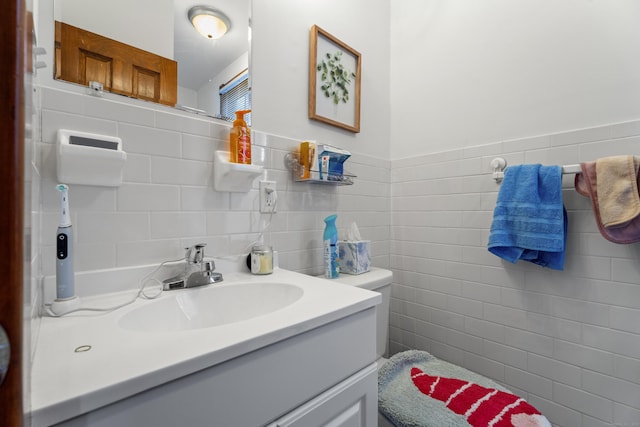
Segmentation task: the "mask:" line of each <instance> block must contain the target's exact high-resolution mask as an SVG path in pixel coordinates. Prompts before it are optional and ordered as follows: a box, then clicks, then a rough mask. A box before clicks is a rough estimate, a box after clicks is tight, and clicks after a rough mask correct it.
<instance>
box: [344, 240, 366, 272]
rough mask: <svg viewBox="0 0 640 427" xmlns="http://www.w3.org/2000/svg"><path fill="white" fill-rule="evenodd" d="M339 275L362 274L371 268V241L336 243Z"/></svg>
mask: <svg viewBox="0 0 640 427" xmlns="http://www.w3.org/2000/svg"><path fill="white" fill-rule="evenodd" d="M338 251H339V252H338V253H339V255H338V256H339V258H340V260H339V263H338V265H339V266H340V273H347V274H362V273H366V272H367V271H369V269H370V268H371V240H357V241H352V240H342V241H339V242H338Z"/></svg>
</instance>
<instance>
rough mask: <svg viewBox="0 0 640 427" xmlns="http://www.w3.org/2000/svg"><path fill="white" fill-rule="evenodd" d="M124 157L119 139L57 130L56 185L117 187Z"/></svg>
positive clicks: (120, 177) (124, 160) (125, 154)
mask: <svg viewBox="0 0 640 427" xmlns="http://www.w3.org/2000/svg"><path fill="white" fill-rule="evenodd" d="M126 160H127V153H125V152H124V151H123V150H122V139H120V138H118V137H115V136H105V135H96V134H92V133H86V132H78V131H73V130H66V129H60V130H58V138H57V147H56V161H57V173H58V181H60V182H63V183H65V184H82V185H98V186H104V187H118V186H120V184H122V174H123V171H124V165H125V162H126Z"/></svg>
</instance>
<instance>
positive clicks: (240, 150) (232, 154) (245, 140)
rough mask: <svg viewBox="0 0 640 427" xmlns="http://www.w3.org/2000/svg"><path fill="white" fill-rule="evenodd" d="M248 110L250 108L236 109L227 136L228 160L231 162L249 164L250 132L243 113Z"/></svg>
mask: <svg viewBox="0 0 640 427" xmlns="http://www.w3.org/2000/svg"><path fill="white" fill-rule="evenodd" d="M250 112H251V110H239V111H236V119H235V120H234V122H233V127H232V128H231V133H230V137H229V142H230V147H229V161H230V162H232V163H242V164H245V165H250V164H251V133H250V131H249V127H248V126H247V123H246V122H245V121H244V115H245V114H247V113H250Z"/></svg>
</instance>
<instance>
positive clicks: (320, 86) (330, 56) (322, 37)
mask: <svg viewBox="0 0 640 427" xmlns="http://www.w3.org/2000/svg"><path fill="white" fill-rule="evenodd" d="M360 77H361V55H360V53H359V52H358V51H357V50H355V49H353V48H351V47H349V46H348V45H347V44H345V43H343V42H341V41H340V40H338V39H337V38H336V37H334V36H332V35H331V34H329V33H328V32H326V31H325V30H323V29H322V28H320V27H318V26H317V25H314V26H313V27H311V39H310V43H309V118H310V119H313V120H318V121H320V122H324V123H328V124H330V125H333V126H337V127H340V128H342V129H346V130H349V131H351V132H356V133H357V132H360Z"/></svg>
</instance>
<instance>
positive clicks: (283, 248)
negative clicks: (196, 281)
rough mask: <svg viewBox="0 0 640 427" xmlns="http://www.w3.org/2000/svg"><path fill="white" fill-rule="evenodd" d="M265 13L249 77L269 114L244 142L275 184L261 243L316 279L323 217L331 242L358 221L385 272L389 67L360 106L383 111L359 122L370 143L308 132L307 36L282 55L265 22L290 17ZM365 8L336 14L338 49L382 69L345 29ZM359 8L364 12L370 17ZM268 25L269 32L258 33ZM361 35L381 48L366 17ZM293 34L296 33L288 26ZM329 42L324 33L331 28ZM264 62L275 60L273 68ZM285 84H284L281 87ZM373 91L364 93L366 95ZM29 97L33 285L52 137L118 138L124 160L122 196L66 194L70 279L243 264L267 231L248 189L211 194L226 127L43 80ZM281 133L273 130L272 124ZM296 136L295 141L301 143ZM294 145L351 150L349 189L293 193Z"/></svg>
mask: <svg viewBox="0 0 640 427" xmlns="http://www.w3.org/2000/svg"><path fill="white" fill-rule="evenodd" d="M376 1H377V4H378V6H380V7H379V8H376V9H380V8H382V9H384V8H385V7H388V5H386V0H376ZM257 3H260V4H262V3H263V2H262V1H258V2H257ZM266 3H270V7H268V8H267V9H268V10H265V9H262V8H259V10H255V11H254V15H253V18H254V20H255V21H256V22H259V23H260V25H256V26H255V27H254V28H253V37H254V41H255V40H262V41H265V42H266V43H265V44H262V45H261V46H253V51H252V53H253V54H254V55H255V56H254V57H253V58H252V66H254V67H255V68H254V71H253V74H254V80H253V85H254V91H255V93H256V94H258V93H265V92H266V93H273V96H272V97H270V98H268V102H262V103H257V104H254V106H253V111H254V117H262V119H261V121H262V126H264V127H265V129H262V127H261V126H260V125H258V124H257V123H256V122H254V125H253V129H254V131H256V132H257V133H256V134H255V135H254V136H255V138H254V140H253V143H254V148H253V159H254V163H255V164H260V165H263V166H265V173H264V175H263V176H264V177H265V178H267V179H270V180H275V181H276V182H277V188H278V213H277V214H275V215H274V218H273V224H272V225H271V227H270V228H269V232H268V233H267V235H266V239H267V243H270V244H272V245H273V246H274V248H275V249H276V250H279V251H280V260H281V262H282V266H283V267H285V268H288V269H292V270H297V271H303V272H309V273H319V272H321V234H322V229H323V227H324V223H323V221H322V219H323V218H324V217H325V216H326V215H329V214H330V213H338V226H339V230H344V229H345V228H346V227H347V226H348V225H349V223H350V222H351V221H357V222H358V224H359V225H360V228H361V231H362V234H363V236H365V238H368V239H371V240H372V241H373V254H374V264H375V265H377V266H380V267H385V266H388V260H389V257H388V254H389V240H388V239H389V221H390V215H389V209H390V204H389V187H390V184H389V173H390V171H389V164H390V162H389V161H388V159H387V157H388V129H389V126H388V105H389V102H388V90H385V88H386V87H388V78H387V77H385V75H386V74H388V71H384V70H385V69H386V70H388V67H387V68H385V69H383V70H382V72H381V73H380V74H379V78H380V81H381V83H380V85H379V86H380V88H381V89H380V90H374V89H375V88H373V87H371V88H370V90H369V89H368V92H367V93H368V95H367V96H368V98H367V99H369V100H371V99H372V97H374V98H375V99H376V100H377V101H376V102H378V103H379V104H380V105H383V106H386V107H384V108H386V109H387V113H381V114H379V115H380V117H378V118H377V120H372V119H371V118H368V119H367V120H366V125H365V127H364V128H365V129H367V131H366V134H367V135H368V139H366V140H362V139H361V136H362V135H364V133H361V134H360V135H359V136H357V137H355V136H354V135H352V134H351V133H346V132H344V131H341V130H339V129H337V128H333V127H324V126H322V125H320V124H315V123H314V124H309V123H308V119H307V118H306V114H307V113H306V111H307V110H306V109H305V110H304V111H303V114H302V116H301V117H300V116H298V115H296V114H294V112H293V111H291V110H290V107H291V105H290V104H289V101H293V100H301V102H302V103H304V105H306V96H307V83H306V78H307V75H308V73H307V67H308V63H307V61H308V43H309V35H308V30H309V27H310V25H311V24H309V26H306V24H305V28H304V29H301V33H302V34H301V35H300V39H299V43H300V47H301V48H300V49H297V50H294V51H291V50H290V44H289V43H288V42H287V40H284V41H283V40H282V39H279V38H278V37H274V34H272V32H273V31H272V30H273V28H274V26H273V25H272V22H271V21H270V17H271V14H272V13H273V9H274V8H281V12H282V13H283V14H284V15H285V16H292V15H291V11H290V10H288V9H287V7H285V6H288V5H286V4H283V3H280V4H278V3H277V2H275V3H274V2H266ZM284 3H286V2H284ZM314 3H317V4H315V5H314ZM364 4H365V3H364V2H363V1H358V2H354V3H353V4H347V5H343V6H341V7H340V8H341V10H342V15H341V16H342V20H340V21H337V23H340V27H341V28H342V29H343V30H345V35H344V40H345V42H346V41H349V42H351V41H352V39H353V44H354V45H355V46H358V45H359V44H361V45H363V46H364V47H365V48H366V49H367V53H366V57H365V58H366V59H365V61H370V62H371V63H373V64H385V66H387V65H388V58H389V51H388V48H385V47H384V44H383V45H382V46H377V47H376V49H373V43H372V42H366V43H365V37H363V36H362V34H360V33H362V32H364V31H360V32H359V31H357V30H356V28H357V27H358V25H355V24H354V23H355V22H358V19H359V18H360V17H361V13H362V12H361V11H362V10H365V7H364ZM366 4H367V7H368V5H370V3H366ZM385 5H386V6H385ZM40 6H41V7H40V12H41V16H39V17H38V19H39V24H40V25H39V28H40V29H41V35H40V37H39V44H40V45H41V46H44V47H45V48H46V49H47V52H48V55H47V56H46V60H47V61H48V63H49V64H51V63H52V62H51V61H52V57H51V52H53V26H52V24H51V22H52V20H53V8H52V7H51V4H50V2H49V1H48V0H42V2H41V4H40ZM291 6H293V4H292V5H291ZM331 6H336V5H327V4H326V3H325V2H322V1H317V2H305V7H304V8H302V9H301V10H298V11H296V17H297V18H298V19H299V20H300V21H301V22H315V16H316V15H317V14H318V13H317V12H318V10H319V9H322V10H324V9H325V8H327V9H326V11H325V12H324V14H325V15H327V16H328V15H329V10H330V9H331ZM333 10H335V7H334V9H333ZM264 14H266V16H264V18H263V17H262V15H264ZM327 19H328V18H327ZM343 20H344V22H343ZM288 21H293V20H289V19H287V20H283V19H282V18H281V17H280V18H279V19H278V22H279V23H281V24H282V23H283V22H288ZM266 22H269V23H270V25H268V26H267V25H265V24H266ZM326 24H330V22H326ZM363 25H364V26H365V27H366V28H369V27H370V26H371V27H375V28H377V29H378V33H376V38H375V39H376V40H377V39H380V40H387V41H388V39H389V34H388V27H389V26H388V17H387V16H386V15H385V14H383V13H381V12H375V13H374V14H373V15H372V16H371V17H370V18H369V19H368V20H366V22H363ZM281 26H282V27H284V28H289V27H287V26H286V25H281ZM278 27H280V25H279V26H278ZM294 27H295V28H296V29H298V28H297V25H294ZM346 29H348V31H346ZM327 30H329V31H331V30H332V29H331V25H328V28H327ZM387 44H388V42H387ZM302 46H304V48H302ZM260 49H268V52H265V53H264V54H263V53H260V54H259V55H256V52H258V51H259V50H260ZM283 51H284V52H283ZM273 57H280V58H281V59H280V60H279V62H278V64H279V65H278V66H277V67H275V66H274V62H273ZM299 66H302V67H303V69H302V70H301V71H300V73H301V74H300V76H301V78H302V79H304V80H305V83H304V84H303V85H293V86H292V85H290V84H289V80H291V79H294V78H297V77H298V75H297V73H296V74H295V75H292V74H290V73H289V71H290V70H291V69H292V68H297V67H299ZM282 76H285V79H284V80H282V78H281V77H282ZM370 86H371V84H368V83H367V87H370ZM36 88H37V91H38V96H39V97H40V98H41V99H42V107H41V109H40V113H41V117H42V118H41V120H42V133H41V135H39V138H38V140H37V150H38V153H37V155H36V159H37V164H36V171H37V173H38V174H39V175H38V176H40V177H41V189H42V191H41V193H40V202H41V205H40V212H39V214H40V216H41V218H42V228H41V229H42V234H39V235H38V237H40V245H39V246H38V248H37V250H38V255H39V256H40V259H41V270H40V273H41V274H44V275H50V274H53V272H54V259H55V256H54V252H53V250H54V247H53V244H54V241H53V240H54V237H55V236H54V234H55V233H53V234H52V233H51V230H52V229H53V230H54V229H55V224H56V221H57V216H58V214H57V205H58V202H57V195H56V191H55V188H54V184H55V183H56V165H55V156H54V155H53V153H54V151H53V149H54V144H55V136H54V135H55V131H56V130H57V129H60V128H67V129H76V130H81V131H87V132H93V133H97V134H105V135H116V136H120V137H122V138H123V148H124V150H125V151H126V152H127V153H128V159H127V165H126V169H125V178H124V183H123V185H122V186H121V187H119V188H99V187H91V186H82V185H72V186H71V188H70V204H71V208H70V209H71V211H72V216H73V223H74V228H75V243H76V244H77V246H76V249H77V251H76V253H77V254H78V256H77V258H76V260H75V262H76V263H75V267H76V270H77V271H86V270H94V269H100V268H110V267H120V266H127V265H139V264H148V263H157V262H160V261H163V260H166V259H175V258H176V257H180V256H181V254H182V251H183V248H184V247H185V246H188V245H189V244H193V243H196V242H199V241H203V242H207V243H209V247H208V248H207V252H208V253H209V254H211V255H216V256H223V255H228V254H236V253H240V252H242V251H243V250H244V249H245V247H246V245H247V244H248V243H250V242H252V241H253V239H255V238H256V237H257V235H258V233H259V232H260V230H261V229H262V227H263V226H264V224H265V223H266V220H267V217H268V215H265V214H260V213H259V212H258V194H257V185H258V184H257V181H256V182H255V183H254V184H255V185H254V188H253V189H252V190H251V191H249V192H247V193H227V192H216V191H215V190H214V189H213V153H214V150H217V149H218V150H219V149H225V148H226V147H227V146H228V129H229V126H230V124H229V123H226V122H222V121H216V120H214V119H208V118H205V117H202V116H195V115H190V114H187V113H184V112H179V111H175V110H172V109H169V108H167V107H164V106H159V105H155V104H151V103H147V102H143V101H139V100H133V99H128V98H124V97H120V96H117V95H113V94H104V95H103V97H102V98H96V97H94V96H91V95H87V94H86V92H85V90H84V88H81V87H79V86H74V85H70V84H67V83H65V82H60V81H54V80H53V79H52V78H51V75H50V73H42V75H41V76H39V79H38V82H37V86H36ZM278 94H282V95H283V96H280V95H278ZM285 98H286V100H285ZM263 99H264V98H263ZM364 99H365V98H364V97H363V100H364ZM274 106H277V107H283V106H284V107H283V108H284V113H285V114H288V115H289V116H290V118H289V119H288V121H287V122H286V123H287V126H284V127H278V126H274V127H272V126H271V121H270V120H271V118H274V114H273V110H274ZM382 111H384V110H382ZM254 120H255V118H254ZM280 122H281V121H280V120H277V121H276V124H279V123H280ZM363 125H364V122H363ZM300 129H304V132H299V130H300ZM276 132H277V133H276ZM280 135H282V137H281V136H280ZM299 138H310V139H316V140H318V141H320V142H333V143H336V144H339V145H344V144H342V143H345V144H348V145H351V146H350V147H345V148H348V149H349V148H352V147H354V146H356V145H355V144H356V143H357V150H353V151H354V155H353V156H352V158H351V159H350V160H349V168H348V169H349V170H350V171H351V172H353V173H355V174H356V175H357V176H358V178H357V180H356V184H355V185H353V186H346V187H333V186H317V185H312V184H307V183H294V182H292V179H291V174H290V172H289V171H288V170H287V169H286V167H285V161H284V157H285V155H286V154H287V153H289V152H290V151H292V150H294V149H295V148H296V147H297V146H298V144H299V141H300V139H299Z"/></svg>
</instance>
